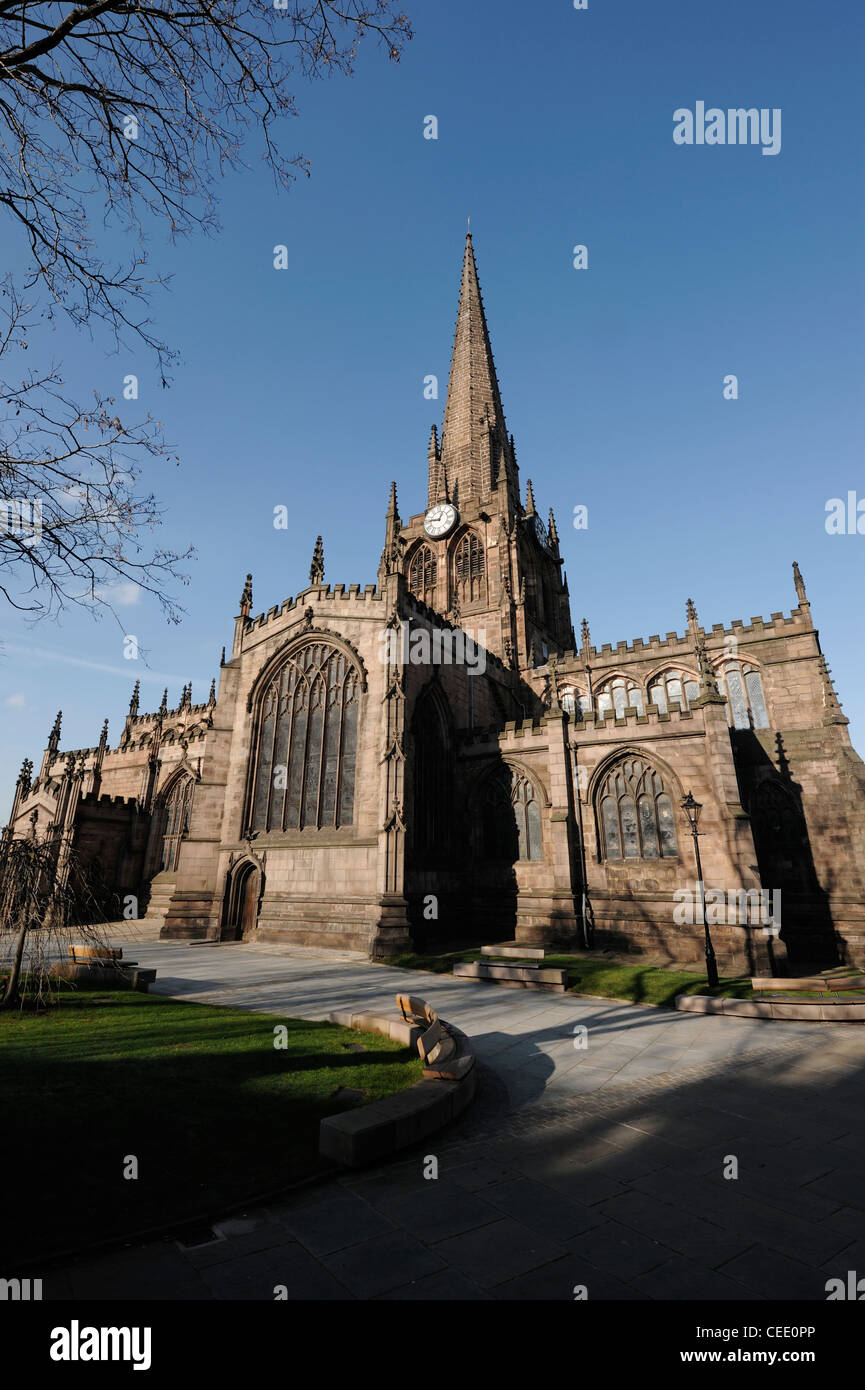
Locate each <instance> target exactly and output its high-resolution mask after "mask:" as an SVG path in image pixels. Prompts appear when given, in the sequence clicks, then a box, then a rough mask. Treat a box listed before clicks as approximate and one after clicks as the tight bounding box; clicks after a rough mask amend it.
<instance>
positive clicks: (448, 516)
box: [423, 502, 459, 539]
mask: <svg viewBox="0 0 865 1390" xmlns="http://www.w3.org/2000/svg"><path fill="white" fill-rule="evenodd" d="M458 520H459V513H458V512H457V509H456V507H455V506H454V504H453V502H436V504H435V506H434V507H430V509H429V511H428V512H427V514H426V516H425V517H424V519H423V529H424V530H425V531H426V533H427V535H428V536H433V537H435V538H436V539H437V538H438V537H440V536H446V535H447V534H448V532H449V531H452V530H453V528H454V527H455V526H456V524H457V522H458Z"/></svg>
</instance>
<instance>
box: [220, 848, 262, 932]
mask: <svg viewBox="0 0 865 1390" xmlns="http://www.w3.org/2000/svg"><path fill="white" fill-rule="evenodd" d="M263 888H264V882H263V878H262V873H261V869H260V868H259V867H258V865H257V864H254V863H253V862H252V860H250V859H245V860H243V862H242V863H240V864H238V865H236V866H235V868H233V869H232V870H231V872H230V874H229V879H228V884H227V885H226V890H225V918H224V921H223V928H222V939H223V941H244V940H246V939H247V938H248V937H249V936H251V935H252V933H253V932H254V931H255V927H256V923H257V921H258V908H259V904H260V902H261V895H262V892H263Z"/></svg>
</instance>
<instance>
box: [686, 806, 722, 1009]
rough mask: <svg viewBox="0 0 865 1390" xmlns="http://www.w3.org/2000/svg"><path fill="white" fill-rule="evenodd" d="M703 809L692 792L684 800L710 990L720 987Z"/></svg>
mask: <svg viewBox="0 0 865 1390" xmlns="http://www.w3.org/2000/svg"><path fill="white" fill-rule="evenodd" d="M702 809H703V807H702V805H701V803H700V802H699V801H695V800H694V796H693V793H692V792H688V795H687V796H686V797H684V798H683V800H682V810H683V811H684V812H685V815H686V816H687V817H688V823H689V825H690V827H691V834H692V835H693V837H694V853H695V855H696V856H697V878H698V880H699V884H700V903H701V905H702V908H703V930H704V931H705V933H706V978H707V979H708V981H709V988H710V989H717V987H718V963H717V961H716V960H715V948H714V947H713V945H712V938H711V936H710V935H709V919H708V917H707V916H706V890H705V888H704V885H703V865H702V864H701V862H700V842H699V840H698V838H697V822H698V821H699V819H700V812H701V811H702Z"/></svg>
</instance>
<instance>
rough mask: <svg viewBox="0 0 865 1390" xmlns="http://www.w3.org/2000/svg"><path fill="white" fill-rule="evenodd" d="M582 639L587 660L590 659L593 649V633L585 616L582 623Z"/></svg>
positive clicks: (583, 651)
mask: <svg viewBox="0 0 865 1390" xmlns="http://www.w3.org/2000/svg"><path fill="white" fill-rule="evenodd" d="M580 640H581V643H582V653H583V656H584V657H585V659H586V661H588V659H589V655H590V653H591V650H592V634H591V633H590V631H589V624H588V620H587V619H586V618H583V621H582V622H581V623H580Z"/></svg>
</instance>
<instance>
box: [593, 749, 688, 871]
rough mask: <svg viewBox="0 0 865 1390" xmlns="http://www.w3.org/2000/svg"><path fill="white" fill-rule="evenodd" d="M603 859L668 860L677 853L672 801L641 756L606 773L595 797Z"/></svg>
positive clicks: (625, 761)
mask: <svg viewBox="0 0 865 1390" xmlns="http://www.w3.org/2000/svg"><path fill="white" fill-rule="evenodd" d="M597 807H598V812H599V821H600V828H601V843H602V846H603V854H604V858H605V859H670V858H673V857H674V856H675V855H677V854H678V852H679V850H678V844H677V841H676V821H675V816H674V813H673V803H672V801H671V799H670V796H669V793H668V792H667V791H666V789H665V787H664V783H663V781H662V779H661V776H660V774H659V773H658V772H656V771H655V770H654V768H652V767H650V766H649V764H648V763H647V762H645V761H644V760H643V759H642V758H626V759H624V761H623V762H621V763H616V765H615V767H613V768H612V769H611V771H610V772H608V773H607V775H606V777H605V778H604V780H603V782H602V783H601V787H600V789H599V792H598V797H597Z"/></svg>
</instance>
